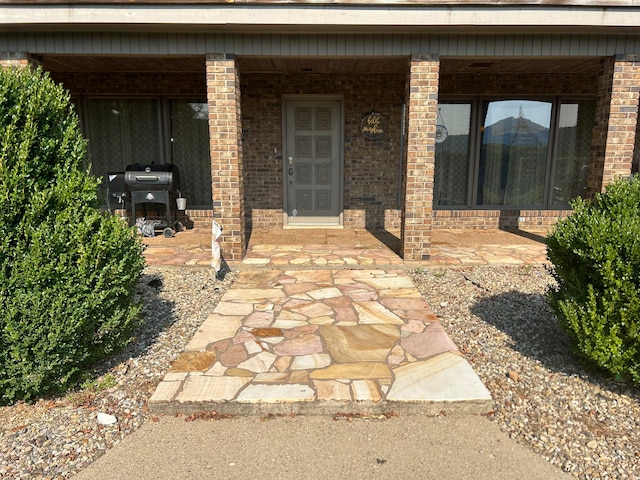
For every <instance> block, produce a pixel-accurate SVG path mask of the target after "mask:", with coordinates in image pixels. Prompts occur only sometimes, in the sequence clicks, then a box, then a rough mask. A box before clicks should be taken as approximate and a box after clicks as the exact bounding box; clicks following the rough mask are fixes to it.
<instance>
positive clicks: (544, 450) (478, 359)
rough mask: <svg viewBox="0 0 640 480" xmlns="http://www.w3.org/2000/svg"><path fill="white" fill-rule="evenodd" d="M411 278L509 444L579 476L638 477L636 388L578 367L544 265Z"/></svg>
mask: <svg viewBox="0 0 640 480" xmlns="http://www.w3.org/2000/svg"><path fill="white" fill-rule="evenodd" d="M412 277H413V279H414V281H415V283H416V285H417V286H418V288H419V289H420V291H421V292H422V294H423V295H424V297H425V298H426V299H427V301H428V302H429V303H430V304H431V306H432V308H433V309H434V311H435V312H436V314H437V315H438V316H439V317H440V319H441V321H442V324H443V325H444V327H445V329H446V330H447V332H448V333H449V335H450V336H451V338H452V339H453V340H454V341H455V343H456V344H457V345H458V347H459V348H460V350H462V351H463V352H464V354H465V355H466V356H467V358H468V359H469V361H470V362H471V364H472V365H473V368H474V369H475V371H476V372H477V373H478V375H479V376H480V378H481V379H482V381H483V382H484V383H485V385H486V386H487V388H488V389H489V390H490V391H491V394H492V396H493V398H494V400H495V406H494V411H493V413H492V415H490V418H491V419H492V420H493V421H494V422H497V423H498V424H499V426H500V428H501V429H502V430H504V431H506V432H508V434H509V436H510V437H511V438H514V439H516V440H517V441H518V442H520V443H522V444H524V445H526V446H528V447H529V448H531V449H532V450H533V451H535V452H536V453H538V454H540V455H541V456H543V457H544V458H545V459H547V460H548V461H549V462H551V463H552V464H554V465H557V466H559V467H560V468H562V469H563V470H564V471H566V472H569V473H571V474H572V475H574V476H575V477H578V478H581V479H592V478H611V479H638V478H640V391H639V389H637V388H630V387H628V386H626V385H624V384H622V383H617V382H615V381H614V380H613V379H612V378H610V376H608V375H606V374H604V373H602V372H596V371H593V369H590V368H589V367H587V366H585V365H583V364H581V362H580V361H578V360H577V359H576V357H575V356H573V355H572V354H571V352H570V349H569V343H568V339H567V336H566V335H565V334H564V332H562V331H561V330H560V329H559V328H558V326H557V324H556V321H555V318H554V316H553V314H552V313H551V311H550V309H549V308H548V306H547V303H546V301H545V297H544V293H545V291H546V289H547V288H548V286H549V285H553V279H552V278H551V276H550V275H549V274H548V272H547V271H546V270H545V269H544V268H543V267H531V266H509V267H473V268H434V269H428V270H416V271H413V272H412Z"/></svg>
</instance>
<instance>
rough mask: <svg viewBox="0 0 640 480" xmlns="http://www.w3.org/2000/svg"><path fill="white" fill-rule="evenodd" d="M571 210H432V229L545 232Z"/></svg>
mask: <svg viewBox="0 0 640 480" xmlns="http://www.w3.org/2000/svg"><path fill="white" fill-rule="evenodd" d="M570 213H571V210H434V212H433V229H434V230H437V229H454V230H461V229H480V230H482V229H496V228H499V229H504V230H516V229H527V230H541V231H546V230H548V229H549V227H551V226H553V225H554V224H555V223H556V222H557V221H558V219H560V218H566V217H567V216H568V215H569V214H570Z"/></svg>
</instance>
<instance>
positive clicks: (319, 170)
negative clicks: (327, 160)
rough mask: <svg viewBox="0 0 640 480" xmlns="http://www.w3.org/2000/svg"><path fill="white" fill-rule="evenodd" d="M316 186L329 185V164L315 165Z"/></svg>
mask: <svg viewBox="0 0 640 480" xmlns="http://www.w3.org/2000/svg"><path fill="white" fill-rule="evenodd" d="M316 184H317V185H331V165H329V164H319V165H316Z"/></svg>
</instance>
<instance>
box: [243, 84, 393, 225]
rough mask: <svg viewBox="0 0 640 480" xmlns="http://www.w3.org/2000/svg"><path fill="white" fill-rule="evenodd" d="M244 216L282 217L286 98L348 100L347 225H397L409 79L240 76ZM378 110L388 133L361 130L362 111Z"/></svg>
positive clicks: (269, 220)
mask: <svg viewBox="0 0 640 480" xmlns="http://www.w3.org/2000/svg"><path fill="white" fill-rule="evenodd" d="M240 79H241V90H242V111H243V115H242V125H243V152H244V165H245V169H244V172H245V196H246V213H247V215H248V219H249V220H250V221H251V222H252V226H253V227H254V228H268V227H281V226H282V222H283V204H284V199H283V178H282V174H283V168H282V135H283V132H282V96H283V95H317V94H328V95H341V96H343V97H344V113H345V132H344V137H345V145H344V156H345V158H344V168H345V171H344V190H343V192H344V225H345V226H346V227H350V228H372V229H382V228H389V229H391V228H399V223H400V220H399V219H400V209H399V198H398V189H399V186H400V168H401V166H400V161H401V151H400V149H401V120H402V119H401V112H402V102H403V96H404V82H405V76H404V75H402V74H400V75H398V74H396V75H391V74H385V75H380V74H377V75H376V74H371V75H324V76H320V75H305V74H300V75H287V74H282V75H273V74H246V75H243V74H242V73H241V75H240ZM372 111H375V112H380V113H381V114H382V115H383V118H384V128H385V133H384V135H383V136H382V137H381V138H378V139H375V140H370V139H367V138H365V136H363V135H362V134H361V132H360V122H361V120H362V118H363V117H364V115H366V114H368V113H371V112H372Z"/></svg>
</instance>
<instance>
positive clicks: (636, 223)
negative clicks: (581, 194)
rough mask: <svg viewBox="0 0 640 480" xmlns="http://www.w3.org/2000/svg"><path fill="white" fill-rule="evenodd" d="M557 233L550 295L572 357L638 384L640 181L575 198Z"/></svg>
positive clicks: (551, 243) (552, 242) (551, 248)
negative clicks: (575, 356) (567, 340)
mask: <svg viewBox="0 0 640 480" xmlns="http://www.w3.org/2000/svg"><path fill="white" fill-rule="evenodd" d="M572 207H573V213H572V215H571V216H569V217H568V218H566V219H564V220H561V221H559V222H558V223H557V225H556V226H555V228H554V230H553V232H552V234H551V235H550V236H549V238H548V247H547V254H548V258H549V260H550V261H551V263H552V268H551V270H552V274H553V276H554V277H555V279H556V281H557V288H553V289H551V290H550V291H549V293H548V298H549V301H550V305H551V307H552V308H553V310H554V311H555V313H556V315H557V317H558V319H559V322H560V325H561V326H562V327H563V328H564V330H565V331H566V332H567V333H568V334H569V336H570V338H571V341H572V346H573V349H574V351H575V352H576V353H577V354H578V355H580V356H582V357H584V358H586V359H588V360H589V361H591V362H593V363H595V364H596V365H598V366H599V367H602V368H604V369H606V370H608V371H609V372H610V373H611V374H613V375H614V376H615V377H616V378H621V379H624V380H629V381H631V382H632V383H636V384H638V383H640V335H639V334H640V332H639V329H640V177H638V176H635V177H633V178H631V179H623V180H619V181H617V182H615V183H612V184H611V185H609V186H608V187H607V189H606V192H605V193H603V194H599V195H596V196H595V198H594V199H593V200H591V201H588V200H581V199H577V200H575V201H574V202H573V203H572Z"/></svg>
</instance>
